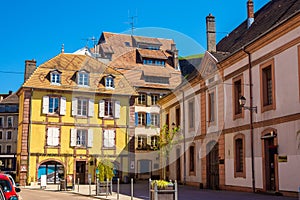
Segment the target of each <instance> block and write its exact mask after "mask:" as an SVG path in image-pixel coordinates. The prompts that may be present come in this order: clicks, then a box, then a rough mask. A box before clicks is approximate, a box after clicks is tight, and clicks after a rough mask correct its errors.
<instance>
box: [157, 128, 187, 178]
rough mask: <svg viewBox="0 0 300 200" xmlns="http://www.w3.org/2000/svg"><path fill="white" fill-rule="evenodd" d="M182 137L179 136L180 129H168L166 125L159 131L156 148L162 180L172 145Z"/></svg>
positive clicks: (164, 176)
mask: <svg viewBox="0 0 300 200" xmlns="http://www.w3.org/2000/svg"><path fill="white" fill-rule="evenodd" d="M181 139H182V136H181V134H180V127H179V126H175V127H173V128H171V129H170V128H169V127H168V125H166V124H165V125H164V126H163V127H162V128H161V130H160V135H159V141H158V148H159V149H160V157H161V166H163V167H162V179H164V180H165V179H166V166H167V165H169V163H168V162H167V159H168V158H169V156H170V153H171V151H172V149H173V147H174V145H176V144H178V143H180V141H181Z"/></svg>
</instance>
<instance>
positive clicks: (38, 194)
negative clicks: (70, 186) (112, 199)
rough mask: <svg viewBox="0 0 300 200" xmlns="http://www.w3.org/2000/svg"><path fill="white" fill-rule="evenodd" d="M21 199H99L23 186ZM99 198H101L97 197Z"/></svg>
mask: <svg viewBox="0 0 300 200" xmlns="http://www.w3.org/2000/svg"><path fill="white" fill-rule="evenodd" d="M19 195H20V200H42V199H45V200H69V199H72V200H73V199H78V200H84V199H85V200H87V199H97V198H92V197H87V196H81V195H76V194H72V193H65V192H55V191H46V190H31V189H25V188H22V190H21V192H20V193H19ZM97 200H99V199H97Z"/></svg>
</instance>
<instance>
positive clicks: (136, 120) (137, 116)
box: [134, 112, 139, 126]
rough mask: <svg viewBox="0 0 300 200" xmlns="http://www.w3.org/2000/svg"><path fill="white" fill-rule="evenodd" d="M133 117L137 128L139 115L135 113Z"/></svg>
mask: <svg viewBox="0 0 300 200" xmlns="http://www.w3.org/2000/svg"><path fill="white" fill-rule="evenodd" d="M134 115H135V125H136V126H137V125H138V124H139V114H138V113H137V112H136V113H134Z"/></svg>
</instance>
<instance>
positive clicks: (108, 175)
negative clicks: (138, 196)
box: [97, 158, 114, 181]
mask: <svg viewBox="0 0 300 200" xmlns="http://www.w3.org/2000/svg"><path fill="white" fill-rule="evenodd" d="M113 167H114V165H113V163H112V162H111V161H110V160H109V159H107V158H104V159H101V160H100V161H99V163H98V166H97V169H98V170H99V174H98V175H97V178H98V179H99V181H106V180H111V179H112V178H113V177H114V169H113Z"/></svg>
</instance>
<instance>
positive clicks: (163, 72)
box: [143, 65, 171, 78]
mask: <svg viewBox="0 0 300 200" xmlns="http://www.w3.org/2000/svg"><path fill="white" fill-rule="evenodd" d="M143 74H144V75H145V76H156V77H166V78H170V77H171V75H170V71H169V70H168V69H166V68H165V67H161V66H151V65H150V66H146V65H144V66H143Z"/></svg>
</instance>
